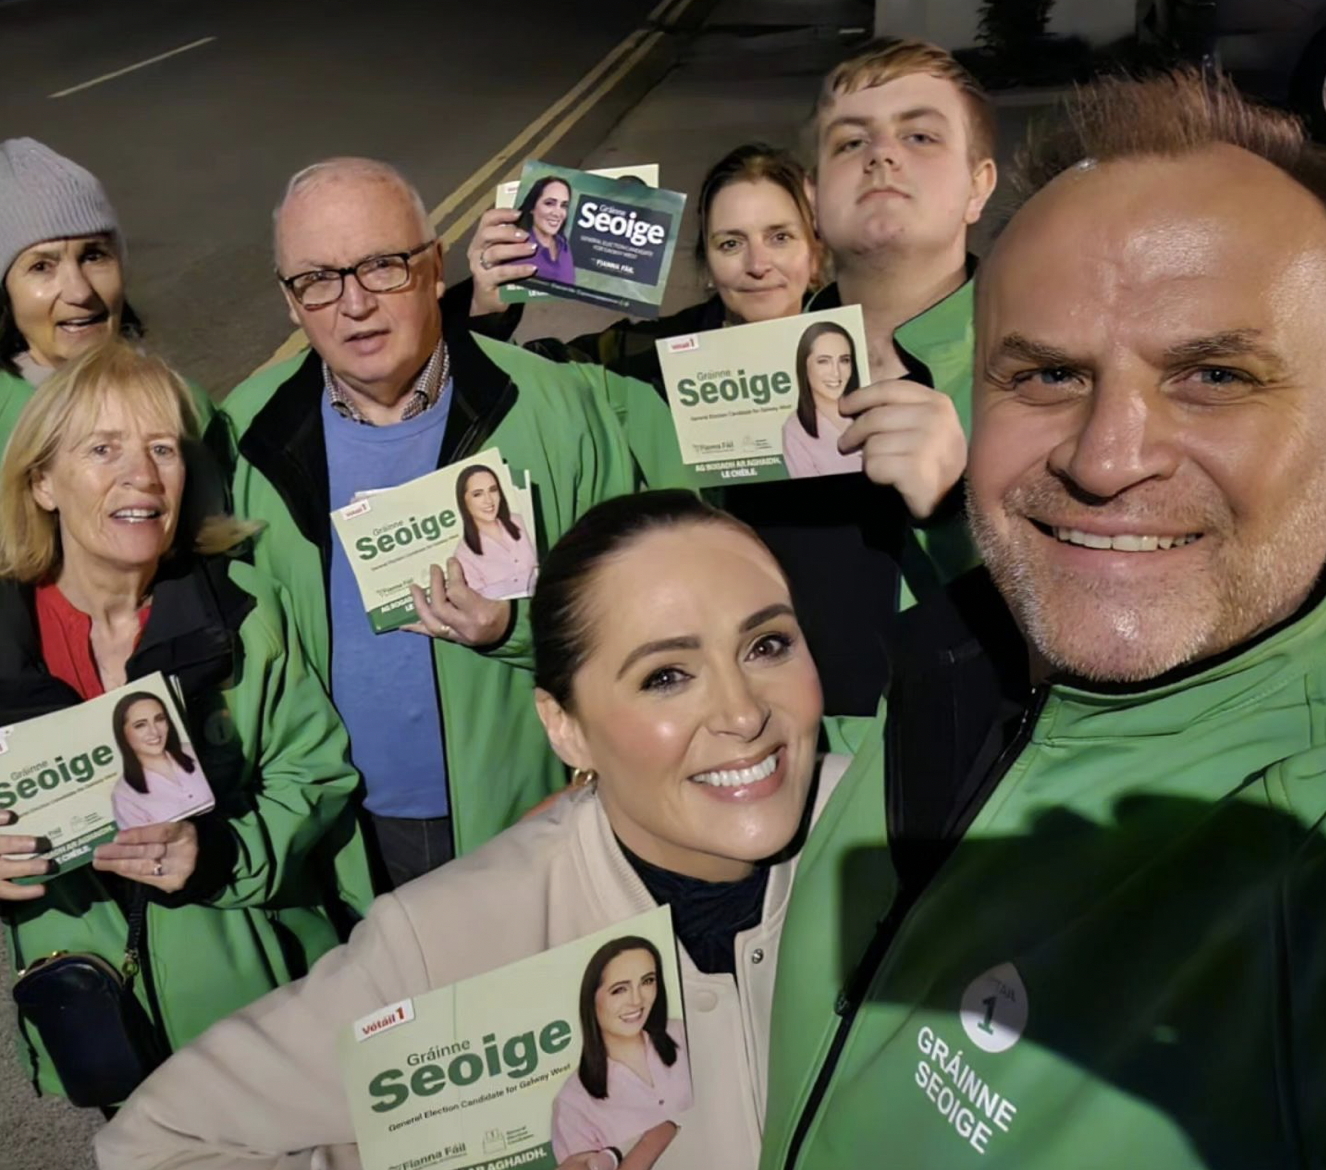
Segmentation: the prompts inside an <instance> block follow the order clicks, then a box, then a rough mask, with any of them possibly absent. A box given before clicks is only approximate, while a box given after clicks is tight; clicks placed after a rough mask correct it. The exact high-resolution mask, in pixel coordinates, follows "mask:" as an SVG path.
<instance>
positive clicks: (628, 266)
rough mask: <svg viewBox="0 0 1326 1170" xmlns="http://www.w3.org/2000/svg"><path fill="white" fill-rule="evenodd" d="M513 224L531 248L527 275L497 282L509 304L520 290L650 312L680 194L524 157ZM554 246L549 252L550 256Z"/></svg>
mask: <svg viewBox="0 0 1326 1170" xmlns="http://www.w3.org/2000/svg"><path fill="white" fill-rule="evenodd" d="M515 206H516V207H518V208H520V209H521V212H522V214H521V218H520V219H519V220H517V224H518V225H519V226H520V227H522V228H524V229H525V230H526V231H528V232H530V233H531V239H533V240H534V241H535V242H537V243H539V245H540V246H539V250H538V251H537V252H536V253H535V254H534V255H533V256H532V257H531V258H530V259H529V260H528V261H526V263H529V264H535V265H537V266H538V272H537V273H536V274H535V275H534V276H532V277H529V278H528V279H527V280H523V281H520V282H518V283H515V284H504V285H503V286H502V287H501V290H500V291H501V296H502V300H503V301H505V302H506V303H507V304H513V303H515V302H516V300H518V299H519V290H520V289H535V290H538V291H540V292H546V293H549V294H550V295H552V296H555V297H563V298H566V299H569V300H573V301H584V302H585V303H587V304H591V305H600V306H602V307H604V308H609V309H620V310H622V311H623V312H626V313H633V314H635V315H636V316H639V317H657V316H658V314H659V306H660V305H661V304H662V303H663V291H664V289H665V288H666V287H667V283H668V270H669V269H670V268H671V267H672V256H673V253H674V252H675V251H676V247H677V236H678V234H679V233H680V231H681V216H682V211H683V209H684V208H685V206H686V196H685V195H682V194H681V193H680V192H677V191H663V190H659V189H657V188H654V187H648V186H646V185H645V184H644V183H643V182H640V181H638V180H635V179H632V178H625V179H609V178H605V177H603V176H602V175H595V174H592V173H591V172H589V171H577V170H572V169H570V168H569V167H556V166H553V165H552V164H551V163H543V162H535V161H531V162H527V163H526V164H525V167H524V169H523V170H522V171H521V175H520V189H519V191H518V192H517V199H516V203H515ZM554 251H555V252H556V254H555V255H554Z"/></svg>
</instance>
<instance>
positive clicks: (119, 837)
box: [0, 673, 216, 901]
mask: <svg viewBox="0 0 1326 1170" xmlns="http://www.w3.org/2000/svg"><path fill="white" fill-rule="evenodd" d="M0 759H2V761H3V763H0V817H2V818H3V819H0V824H2V825H5V826H7V825H11V824H18V825H19V827H20V828H21V830H22V835H10V834H7V833H6V834H0V900H10V901H16V900H26V899H29V898H37V897H41V895H42V894H43V893H44V887H43V886H42V885H40V884H33V883H34V881H38V880H39V879H44V878H55V877H56V876H57V875H58V874H60V873H64V872H67V871H68V870H71V869H74V868H76V867H77V866H80V865H85V864H87V863H88V862H89V861H91V862H93V864H94V866H95V868H97V869H100V870H104V871H108V872H111V873H116V874H119V875H120V876H121V877H124V878H128V879H129V880H131V881H136V882H142V883H143V884H144V885H150V886H153V887H155V888H156V889H159V890H162V891H165V892H167V893H174V892H175V891H177V890H179V889H181V888H182V887H183V886H184V883H185V882H186V881H187V880H188V879H189V877H190V875H191V874H192V873H193V870H194V867H195V866H196V865H197V861H198V833H197V830H196V829H195V828H194V826H193V825H192V824H191V823H189V821H188V820H187V818H189V817H192V816H197V815H198V814H200V813H204V812H207V811H208V810H209V809H211V808H212V807H213V806H214V805H215V803H216V800H215V797H214V796H213V794H212V789H211V787H210V785H209V784H208V781H207V776H206V775H205V773H204V771H203V768H202V763H201V760H200V758H199V756H198V753H197V751H196V750H195V748H194V746H193V744H192V742H191V741H190V736H189V731H188V726H187V724H186V723H185V721H184V718H183V712H182V711H181V709H180V707H179V703H178V697H177V695H176V694H175V690H174V687H173V685H172V683H171V682H168V681H167V680H166V678H165V677H164V676H162V675H161V674H160V673H155V674H151V675H147V676H146V677H144V678H138V679H134V680H133V681H131V682H130V683H128V684H127V685H126V686H123V687H119V688H117V689H115V690H113V691H107V692H106V693H105V694H104V695H100V696H98V697H97V698H95V699H89V700H87V701H86V702H83V703H75V704H73V705H72V706H69V707H66V708H64V709H63V710H59V711H54V712H52V713H50V714H48V715H40V716H37V717H36V718H33V719H27V720H25V721H23V722H22V723H16V724H14V725H13V726H12V727H9V728H6V729H4V733H3V734H0ZM33 854H37V856H35V857H34V856H32V855H33ZM25 855H26V856H25Z"/></svg>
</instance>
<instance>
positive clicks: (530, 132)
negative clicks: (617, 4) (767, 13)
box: [254, 0, 692, 373]
mask: <svg viewBox="0 0 1326 1170" xmlns="http://www.w3.org/2000/svg"><path fill="white" fill-rule="evenodd" d="M691 3H692V0H660V3H659V4H658V5H657V6H655V8H654V9H653V11H651V12H650V14H649V16H648V18H647V19H648V20H649V21H650V22H651V23H653V22H657V21H661V19H662V16H663V13H664V12H665V11H666V10H667V9H668V8H669V7H673V6H675V10H674V11H673V13H672V19H675V18H676V17H678V16H680V15H681V13H682V12H684V11H685V10H686V9H687V8H689V7H690V5H691ZM662 38H663V33H662V32H661V31H655V32H646V30H645V29H643V28H638V29H636V30H635V31H634V32H632V33H631V34H630V35H629V36H627V37H626V38H625V39H624V40H622V41H621V42H620V43H619V44H617V45H616V47H614V48H613V49H612V50H611V51H610V52H609V53H608V54H607V56H605V57H604V58H603V59H602V60H601V61H600V62H599V63H598V64H597V65H595V66H594V68H593V69H591V70H590V71H589V72H588V73H586V74H585V76H584V77H582V78H581V79H580V80H579V81H578V82H576V84H575V85H574V86H572V87H571V88H570V89H569V90H567V92H566V93H564V94H563V95H562V96H561V97H560V98H559V99H558V100H557V101H556V102H554V103H553V105H551V106H549V107H548V109H546V110H545V111H544V112H543V113H542V114H541V115H540V116H539V117H538V118H536V119H535V120H534V121H533V122H531V123H530V124H529V125H528V126H526V127H525V128H524V129H523V130H521V131H520V133H519V134H517V135H516V136H515V137H514V138H513V139H512V140H511V141H510V142H508V143H507V144H506V145H505V146H504V147H502V149H501V150H499V151H498V152H497V153H496V154H494V155H493V156H492V158H490V159H489V160H488V161H487V162H485V163H484V164H482V165H481V166H480V167H479V168H478V169H477V170H476V171H474V172H473V173H472V174H471V175H470V177H469V178H468V179H466V180H465V182H464V183H462V184H461V185H460V186H459V187H457V188H456V189H455V190H454V191H452V192H451V194H449V195H448V196H447V197H446V198H445V199H443V200H442V202H441V203H439V204H438V205H437V206H436V207H435V208H433V210H432V211H430V212H429V213H428V219H429V222H430V223H431V224H432V225H433V226H434V227H436V226H437V225H438V224H439V223H441V222H442V221H443V220H444V219H446V217H447V216H448V215H450V214H451V212H452V211H453V210H454V209H455V208H457V207H459V206H460V205H461V204H462V203H463V202H464V201H465V200H466V199H467V198H469V197H470V196H472V195H473V194H474V193H475V192H476V191H478V192H479V195H478V198H476V199H475V200H474V202H473V203H471V205H470V206H469V207H468V208H467V209H466V210H465V212H464V213H463V214H462V215H461V216H460V218H458V219H457V220H456V222H455V223H453V224H452V225H451V227H449V228H448V229H447V230H446V231H445V232H444V233H443V234H442V243H443V246H444V247H447V248H449V247H451V245H452V244H454V243H455V242H456V241H457V240H459V239H460V238H461V236H463V235H464V234H465V233H466V232H468V231H469V230H470V229H471V228H472V227H473V226H474V224H475V223H477V222H478V220H479V217H480V216H481V215H483V213H484V212H485V211H487V210H488V208H489V207H491V206H492V203H493V194H492V188H493V187H495V186H496V185H497V184H498V183H499V182H506V181H507V180H509V179H513V178H515V177H517V176H518V175H519V174H520V169H521V167H523V166H524V165H525V160H526V159H530V158H538V157H539V156H540V155H542V154H543V153H544V152H545V151H547V150H548V149H549V148H550V147H552V146H554V145H556V143H558V142H560V141H561V140H562V139H563V138H564V137H566V135H567V134H568V133H569V132H570V131H571V129H572V128H573V127H574V126H575V125H576V124H577V123H578V122H579V121H580V120H581V119H582V118H583V117H584V116H585V115H586V114H587V113H589V111H590V110H591V109H593V108H594V103H595V102H597V101H598V100H599V99H600V98H602V97H604V96H605V95H606V94H607V93H608V92H609V91H611V90H612V88H613V87H614V86H615V85H616V84H617V83H618V82H619V81H621V79H622V78H623V77H625V76H626V74H628V73H629V72H630V71H631V70H632V69H634V68H635V66H636V65H637V64H639V62H640V61H641V60H642V59H643V58H644V57H645V56H647V55H648V54H649V52H650V51H651V50H652V49H653V48H654V46H655V45H657V44H658V42H659V41H660V40H661V39H662ZM614 65H615V66H616V68H614ZM609 71H611V72H609ZM605 74H606V76H605ZM596 82H597V83H598V84H597V85H596V84H595V83H596ZM591 87H593V88H592V89H591ZM587 91H589V92H587ZM572 103H577V104H576V105H575V107H574V108H573V109H572V110H571V111H570V112H569V113H567V114H566V116H565V117H563V118H562V120H561V121H560V122H558V123H557V125H556V126H554V127H553V128H552V129H551V130H549V131H548V133H546V134H545V135H544V136H543V137H542V138H540V139H539V140H538V141H537V142H535V143H534V144H533V145H532V146H530V147H529V148H528V149H524V147H525V144H526V143H528V142H529V140H530V139H531V138H532V137H533V136H534V135H536V134H538V133H539V132H540V131H541V130H543V129H544V127H546V126H547V125H548V123H549V122H551V121H552V120H553V119H554V118H556V117H557V116H558V115H559V114H561V113H562V112H563V111H564V110H566V109H567V107H568V106H571V105H572ZM498 167H505V169H504V170H503V172H502V175H501V177H500V178H496V179H495V178H493V177H492V172H493V170H494V169H496V168H498ZM307 344H308V338H307V337H306V336H305V335H304V331H303V330H302V329H296V330H295V331H294V332H293V333H292V334H291V335H290V336H289V337H287V338H286V339H285V341H284V342H282V343H281V345H280V346H279V347H278V348H277V350H276V352H275V353H273V354H272V356H271V357H269V358H268V359H267V360H266V361H265V362H263V364H262V365H261V366H259V367H258V370H255V371H254V373H257V372H258V371H259V370H265V369H267V368H268V367H269V366H274V365H277V364H278V363H280V362H283V361H286V360H287V359H288V358H292V357H294V356H295V354H297V353H298V352H299V351H300V350H301V349H303V348H304V347H305V346H306V345H307Z"/></svg>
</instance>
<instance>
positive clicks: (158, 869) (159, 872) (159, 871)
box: [152, 861, 166, 877]
mask: <svg viewBox="0 0 1326 1170" xmlns="http://www.w3.org/2000/svg"><path fill="white" fill-rule="evenodd" d="M165 872H166V867H165V866H164V865H162V864H161V862H159V861H158V862H157V863H156V865H154V866H153V867H152V876H153V877H162V876H164V875H165Z"/></svg>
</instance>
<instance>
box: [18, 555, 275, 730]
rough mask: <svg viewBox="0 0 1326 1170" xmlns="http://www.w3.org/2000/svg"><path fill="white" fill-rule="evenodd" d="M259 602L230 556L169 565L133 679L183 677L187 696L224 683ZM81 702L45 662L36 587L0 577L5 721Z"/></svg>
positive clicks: (155, 594) (134, 660)
mask: <svg viewBox="0 0 1326 1170" xmlns="http://www.w3.org/2000/svg"><path fill="white" fill-rule="evenodd" d="M254 605H255V602H254V600H253V598H252V597H251V596H250V595H249V594H248V593H245V592H244V591H243V590H242V589H240V588H239V586H237V585H235V584H234V582H232V581H231V580H230V574H229V562H228V561H227V560H226V558H224V557H208V558H192V557H188V558H181V559H180V560H178V561H174V562H170V563H168V564H166V565H163V566H162V571H161V573H160V574H159V575H158V577H157V580H156V581H155V582H154V583H153V586H152V610H151V613H150V614H149V616H148V619H147V626H146V628H145V629H144V630H143V636H142V639H141V640H140V642H139V644H138V649H137V650H135V651H134V653H133V655H132V656H131V657H130V659H129V661H128V664H127V675H128V678H129V680H130V681H132V680H133V679H136V678H142V677H143V676H144V675H148V674H151V673H153V672H154V671H158V670H159V671H161V673H162V674H164V675H166V676H168V677H169V676H175V677H176V678H178V679H179V683H180V689H181V690H182V691H183V693H184V697H185V699H186V700H187V699H189V698H191V697H192V696H194V695H196V694H199V693H201V692H203V691H205V690H207V689H210V688H212V687H214V686H217V685H220V684H222V683H224V682H225V681H226V680H227V679H229V678H230V677H231V676H232V675H233V674H234V673H235V671H236V669H237V657H238V654H239V628H240V626H241V624H242V623H243V621H244V619H245V617H247V616H248V614H249V612H250V611H251V610H252V609H253V607H254ZM79 701H80V700H79V696H78V694H77V693H76V692H75V691H74V690H73V688H72V687H70V686H68V685H67V684H65V683H63V682H61V681H60V680H59V679H57V678H54V677H52V675H51V674H50V672H49V671H48V670H47V669H46V666H45V663H44V662H43V661H42V657H41V646H40V639H39V636H38V631H37V616H36V610H35V606H34V591H33V589H32V587H31V586H30V585H19V584H16V583H15V582H12V581H5V582H0V724H5V725H7V724H10V723H16V722H19V721H20V720H23V719H31V718H34V717H35V716H37V715H44V714H46V713H48V712H50V711H58V710H60V709H62V708H64V707H69V706H72V705H73V704H75V703H77V702H79Z"/></svg>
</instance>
